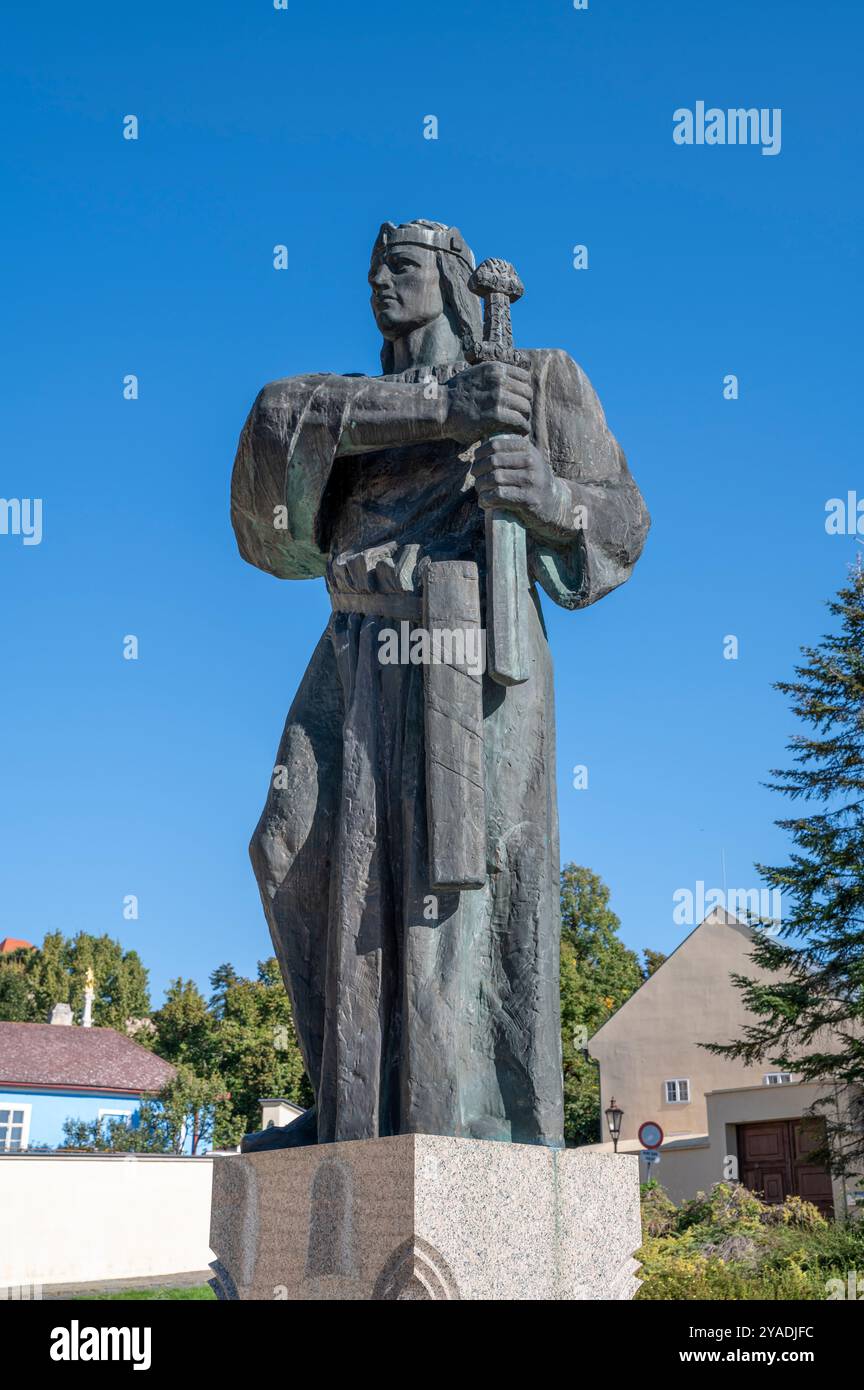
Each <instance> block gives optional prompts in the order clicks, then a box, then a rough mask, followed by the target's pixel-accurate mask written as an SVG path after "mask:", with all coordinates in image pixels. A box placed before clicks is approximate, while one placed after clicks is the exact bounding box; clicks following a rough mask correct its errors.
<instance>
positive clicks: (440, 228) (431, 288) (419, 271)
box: [369, 218, 482, 375]
mask: <svg viewBox="0 0 864 1390" xmlns="http://www.w3.org/2000/svg"><path fill="white" fill-rule="evenodd" d="M473 269H474V257H473V255H472V253H471V249H470V247H468V246H467V245H466V244H465V242H464V240H463V239H462V235H461V233H460V232H459V231H458V229H457V228H456V227H448V226H446V225H445V224H444V223H443V222H427V221H425V220H424V219H423V218H417V219H416V220H415V221H414V222H403V223H401V224H400V225H399V226H398V227H397V226H395V225H394V223H392V222H384V223H382V226H381V230H380V232H379V233H378V238H377V240H376V242H375V245H374V246H373V248H372V262H371V265H370V267H369V284H370V285H371V286H372V312H373V314H374V315H375V322H376V323H377V325H378V327H379V329H380V330H381V334H382V336H383V338H384V346H383V348H382V349H381V365H382V367H383V370H384V373H385V375H386V374H387V373H388V372H392V370H393V343H394V342H396V340H397V339H399V338H403V337H405V335H406V334H408V333H412V332H413V331H414V330H415V329H417V328H423V327H424V326H425V325H426V324H429V323H433V322H434V320H435V319H437V318H440V317H441V315H442V314H443V315H445V316H446V318H447V319H448V321H449V323H450V326H451V328H452V329H453V332H454V334H455V335H456V337H457V338H458V339H459V340H460V342H462V343H465V342H467V341H468V340H470V339H472V338H479V337H480V336H481V332H482V327H481V320H482V315H481V309H480V301H479V299H478V298H477V296H476V295H475V294H472V293H471V291H470V290H469V289H468V277H469V276H470V274H471V272H472V270H473Z"/></svg>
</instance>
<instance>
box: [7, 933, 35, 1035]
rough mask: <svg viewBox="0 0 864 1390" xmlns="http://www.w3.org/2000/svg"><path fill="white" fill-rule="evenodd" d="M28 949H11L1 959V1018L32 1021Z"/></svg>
mask: <svg viewBox="0 0 864 1390" xmlns="http://www.w3.org/2000/svg"><path fill="white" fill-rule="evenodd" d="M27 955H28V951H27V950H26V949H21V950H18V951H10V952H8V953H7V954H6V955H5V956H3V957H2V959H0V1020H2V1021H3V1022H4V1023H30V1022H32V1015H33V989H32V986H31V984H30V981H29V979H28V976H27V968H26V961H25V957H26V956H27Z"/></svg>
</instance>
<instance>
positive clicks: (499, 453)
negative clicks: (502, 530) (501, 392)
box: [471, 434, 568, 530]
mask: <svg viewBox="0 0 864 1390" xmlns="http://www.w3.org/2000/svg"><path fill="white" fill-rule="evenodd" d="M471 472H472V474H473V475H474V485H475V487H476V489H477V500H478V502H479V503H480V506H481V507H483V508H484V510H485V509H487V508H491V509H493V510H496V509H502V510H505V511H509V512H514V513H515V514H516V516H518V517H519V518H520V519H521V520H522V521H524V522H525V524H526V525H527V526H528V527H529V528H531V529H538V530H545V529H547V528H549V529H552V530H557V528H558V524H559V522H560V516H561V511H562V493H564V492H565V489H564V488H563V485H562V484H561V482H560V480H559V479H558V478H556V476H555V474H554V472H553V471H552V468H551V467H550V465H549V462H548V460H547V459H546V457H545V455H544V454H543V453H542V452H541V451H540V450H539V449H538V448H537V446H536V445H535V444H532V443H531V441H530V440H529V439H523V438H520V437H518V436H516V435H512V434H511V435H498V436H496V438H494V439H487V441H486V442H485V444H481V445H480V448H479V449H478V450H477V453H476V454H475V455H474V461H473V463H472V464H471ZM563 500H564V501H567V500H568V499H567V498H566V497H565V498H564V499H563Z"/></svg>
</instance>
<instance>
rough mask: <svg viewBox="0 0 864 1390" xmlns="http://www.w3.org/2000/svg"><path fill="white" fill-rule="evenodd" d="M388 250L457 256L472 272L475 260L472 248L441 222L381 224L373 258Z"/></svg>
mask: <svg viewBox="0 0 864 1390" xmlns="http://www.w3.org/2000/svg"><path fill="white" fill-rule="evenodd" d="M391 246H425V247H427V248H428V249H429V250H432V251H446V252H447V254H448V255H450V256H458V257H459V260H460V261H462V262H463V263H464V264H465V265H467V267H468V269H469V270H473V269H474V256H473V254H472V252H471V248H470V247H469V246H467V245H466V244H465V239H464V237H463V236H462V233H461V232H460V231H459V228H458V227H445V226H444V224H443V222H423V221H417V222H402V223H401V224H400V225H399V226H398V227H397V226H396V224H395V222H382V223H381V230H380V231H379V233H378V236H377V239H376V241H375V245H374V247H373V248H372V255H373V257H374V256H375V254H376V252H378V253H383V252H384V251H385V250H387V249H389V247H391Z"/></svg>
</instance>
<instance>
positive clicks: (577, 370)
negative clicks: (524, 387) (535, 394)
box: [526, 348, 600, 414]
mask: <svg viewBox="0 0 864 1390" xmlns="http://www.w3.org/2000/svg"><path fill="white" fill-rule="evenodd" d="M526 356H527V357H528V358H529V360H530V363H531V372H532V375H533V377H534V383H535V388H534V389H535V391H537V390H538V389H539V390H540V391H541V392H542V394H543V396H544V398H545V400H546V403H547V406H548V407H549V408H550V409H553V410H554V408H555V406H556V404H557V405H560V406H561V407H565V408H568V409H571V410H572V409H575V410H577V411H579V412H582V413H586V414H594V413H595V412H596V411H598V410H599V409H600V402H599V401H598V400H597V396H596V394H595V391H594V388H593V386H592V385H591V382H590V381H589V380H588V377H587V376H586V375H585V372H584V371H583V370H582V368H581V367H580V366H579V363H578V362H574V360H573V358H572V357H571V356H570V354H569V352H565V351H564V349H563V348H529V349H528V350H527V353H526Z"/></svg>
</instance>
